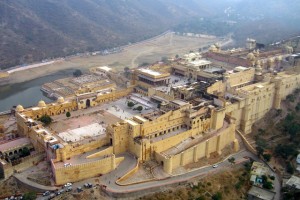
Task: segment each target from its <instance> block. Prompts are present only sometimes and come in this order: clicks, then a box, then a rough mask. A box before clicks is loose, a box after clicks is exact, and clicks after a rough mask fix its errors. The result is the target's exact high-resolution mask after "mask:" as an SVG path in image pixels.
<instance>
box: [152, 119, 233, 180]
mask: <svg viewBox="0 0 300 200" xmlns="http://www.w3.org/2000/svg"><path fill="white" fill-rule="evenodd" d="M234 140H235V124H234V123H232V124H230V125H229V126H228V127H227V128H226V129H224V130H222V132H220V133H219V134H218V135H216V136H213V137H211V138H209V139H208V140H205V141H203V142H201V143H199V144H197V145H195V146H193V147H191V148H188V149H187V150H185V151H182V152H181V153H179V154H176V155H165V154H161V153H160V152H158V151H156V152H155V159H156V160H157V161H158V162H160V163H161V162H163V168H164V171H165V172H167V173H169V174H171V173H172V171H173V170H174V169H176V168H178V167H180V166H184V165H187V164H190V163H193V162H197V161H198V160H199V159H201V158H204V157H207V158H208V157H210V154H211V153H214V152H217V153H219V154H221V150H222V149H223V148H225V147H226V146H228V145H230V144H233V142H234Z"/></svg>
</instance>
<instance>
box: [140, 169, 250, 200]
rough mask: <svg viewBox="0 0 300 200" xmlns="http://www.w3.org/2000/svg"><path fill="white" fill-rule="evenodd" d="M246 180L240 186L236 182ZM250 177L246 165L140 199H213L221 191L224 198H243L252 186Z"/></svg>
mask: <svg viewBox="0 0 300 200" xmlns="http://www.w3.org/2000/svg"><path fill="white" fill-rule="evenodd" d="M241 180H244V181H245V182H244V183H243V184H241V187H240V188H238V189H237V188H236V184H237V183H238V182H240V181H241ZM248 180H249V177H248V174H247V172H246V170H245V169H244V167H238V168H234V169H232V170H230V171H226V172H220V173H218V174H215V175H213V176H210V177H206V178H204V179H201V180H197V181H194V182H193V183H190V184H187V185H186V186H182V187H177V188H175V189H169V190H167V191H165V192H160V193H156V194H152V195H147V196H144V197H141V198H138V199H140V200H169V199H175V200H176V199H178V200H186V199H197V198H198V199H201V198H202V199H207V200H209V199H211V197H212V195H214V194H216V193H217V192H220V193H221V194H222V199H226V200H241V199H245V198H246V193H247V191H248V190H249V188H250V185H249V182H248Z"/></svg>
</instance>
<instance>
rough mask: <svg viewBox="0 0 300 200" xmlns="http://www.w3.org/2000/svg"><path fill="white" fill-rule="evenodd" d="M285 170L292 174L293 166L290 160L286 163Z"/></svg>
mask: <svg viewBox="0 0 300 200" xmlns="http://www.w3.org/2000/svg"><path fill="white" fill-rule="evenodd" d="M286 171H287V173H290V174H294V167H293V165H292V164H291V162H288V163H287V165H286Z"/></svg>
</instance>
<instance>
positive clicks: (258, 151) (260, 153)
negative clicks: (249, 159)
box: [256, 146, 265, 157]
mask: <svg viewBox="0 0 300 200" xmlns="http://www.w3.org/2000/svg"><path fill="white" fill-rule="evenodd" d="M264 151H265V150H264V149H263V148H262V147H261V146H257V147H256V152H257V155H258V157H260V156H261V155H262V154H263V153H264Z"/></svg>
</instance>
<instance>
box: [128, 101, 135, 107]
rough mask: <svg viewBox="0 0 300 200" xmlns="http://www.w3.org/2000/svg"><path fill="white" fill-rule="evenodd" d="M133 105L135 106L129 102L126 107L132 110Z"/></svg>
mask: <svg viewBox="0 0 300 200" xmlns="http://www.w3.org/2000/svg"><path fill="white" fill-rule="evenodd" d="M134 105H135V104H134V103H133V102H132V101H129V102H128V103H127V106H128V107H129V108H132V107H133V106H134Z"/></svg>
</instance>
